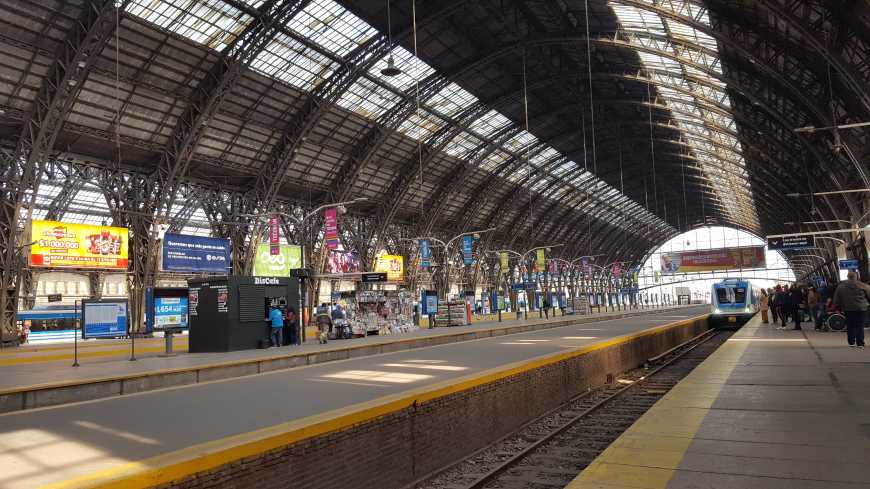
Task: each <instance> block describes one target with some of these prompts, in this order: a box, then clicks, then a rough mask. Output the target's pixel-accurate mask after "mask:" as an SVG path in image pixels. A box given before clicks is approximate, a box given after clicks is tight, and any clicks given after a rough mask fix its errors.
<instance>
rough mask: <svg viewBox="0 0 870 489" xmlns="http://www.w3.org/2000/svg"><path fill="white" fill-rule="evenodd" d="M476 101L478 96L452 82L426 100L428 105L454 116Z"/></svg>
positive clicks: (448, 115) (446, 114)
mask: <svg viewBox="0 0 870 489" xmlns="http://www.w3.org/2000/svg"><path fill="white" fill-rule="evenodd" d="M476 102H477V97H475V96H474V95H472V94H470V93H468V92H467V91H466V90H465V89H464V88H462V87H460V86H459V85H457V84H455V83H450V84H449V85H447V86H446V87H444V88H442V89H441V90H440V91H439V92H438V93H436V94H435V95H433V96H432V97H431V98H430V99H429V100H428V101H427V102H426V105H427V106H428V107H430V108H431V109H433V110H435V111H437V112H439V113H441V114H444V115H445V116H447V117H453V116H454V115H456V114H457V113H459V112H460V111H461V110H463V109H465V108H466V107H470V106H471V105H472V104H474V103H476Z"/></svg>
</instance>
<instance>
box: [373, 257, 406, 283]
mask: <svg viewBox="0 0 870 489" xmlns="http://www.w3.org/2000/svg"><path fill="white" fill-rule="evenodd" d="M374 271H376V272H383V273H386V274H387V280H389V281H391V282H401V281H402V280H404V278H405V257H403V256H401V255H381V256H379V257H378V261H377V263H376V264H375V270H374Z"/></svg>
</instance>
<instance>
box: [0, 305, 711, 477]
mask: <svg viewBox="0 0 870 489" xmlns="http://www.w3.org/2000/svg"><path fill="white" fill-rule="evenodd" d="M708 307H709V306H706V307H705V306H701V307H692V308H686V309H682V310H680V311H678V312H677V311H668V312H660V313H658V314H655V313H653V312H650V313H649V314H645V315H643V316H637V317H632V318H625V319H611V320H608V319H605V318H601V319H600V320H599V321H597V322H594V323H587V324H575V325H572V326H564V327H558V328H549V329H543V330H538V331H534V332H527V333H517V334H513V335H510V336H496V337H490V338H485V339H481V340H477V341H466V342H461V343H452V344H448V345H441V346H434V347H428V348H421V349H417V350H410V351H401V352H395V353H388V354H382V355H375V356H370V357H362V358H354V359H351V360H345V361H338V362H330V363H324V364H318V365H313V366H310V367H305V368H296V369H291V370H282V371H275V372H271V373H265V374H260V375H252V376H248V377H243V378H236V379H228V380H223V381H215V382H207V383H202V384H195V385H190V386H184V387H178V388H170V389H163V390H158V391H150V392H145V393H141V394H131V395H128V396H120V397H112V398H107V399H101V400H96V401H89V402H82V403H78V404H70V405H64V406H58V407H52V408H41V409H34V410H29V411H20V412H15V413H9V414H4V415H0V447H2V449H0V467H3V470H2V471H0V487H3V488H7V489H17V488H30V487H36V486H39V485H41V484H46V483H52V482H58V481H63V480H66V479H69V478H73V477H80V476H83V475H86V474H93V473H95V472H97V471H104V470H109V469H112V470H114V469H116V468H118V467H120V466H124V465H125V464H129V463H131V462H137V463H138V462H139V461H142V462H141V463H143V464H145V465H148V464H150V463H152V462H149V461H148V460H149V459H151V460H153V458H154V457H157V456H162V457H164V459H165V458H166V457H167V456H166V454H167V453H172V452H176V451H178V450H183V449H187V448H188V447H191V446H194V445H197V446H200V447H207V446H213V445H214V444H216V443H218V442H219V440H223V439H225V438H226V437H237V436H247V434H249V433H251V432H253V431H255V430H261V429H266V428H269V427H271V426H275V425H278V424H280V423H287V422H291V421H294V420H300V419H302V418H307V417H310V416H314V415H321V416H329V412H331V411H333V410H336V409H340V408H345V407H347V406H351V405H357V404H358V403H363V402H373V401H374V400H375V399H382V398H384V396H390V395H397V394H399V393H402V392H405V391H408V390H412V389H417V388H421V387H425V386H429V385H434V384H436V383H439V382H443V381H451V380H454V379H458V378H460V377H465V376H467V375H470V374H475V373H480V372H482V371H484V370H487V369H491V368H495V367H498V366H502V365H508V364H512V363H513V362H518V361H523V360H528V359H532V358H536V357H540V356H541V355H547V354H552V353H557V352H562V351H566V349H576V348H579V347H583V346H586V345H591V344H595V343H600V342H605V341H607V340H608V339H610V338H614V337H618V336H623V335H626V334H630V333H634V332H638V331H642V330H646V329H650V328H653V327H656V326H660V325H664V324H668V323H673V322H676V321H678V320H680V319H686V318H688V317H694V316H697V315H700V314H705V313H706V312H707V310H708ZM324 413H325V414H324ZM203 444H207V445H203ZM203 449H205V448H203ZM193 450H194V451H196V450H199V448H197V449H193ZM197 453H198V452H197ZM168 458H170V459H174V460H178V459H179V458H177V456H176V455H169V456H168ZM126 466H127V467H130V466H129V465H126ZM137 466H138V465H137ZM68 487H76V486H75V485H73V486H68Z"/></svg>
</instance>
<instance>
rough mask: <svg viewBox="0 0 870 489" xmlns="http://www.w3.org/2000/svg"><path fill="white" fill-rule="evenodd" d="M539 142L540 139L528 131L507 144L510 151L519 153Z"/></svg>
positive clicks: (506, 146)
mask: <svg viewBox="0 0 870 489" xmlns="http://www.w3.org/2000/svg"><path fill="white" fill-rule="evenodd" d="M537 142H538V138H536V137H535V136H534V135H532V134H530V133H529V132H527V131H522V132H520V133H519V134H517V135H516V136H514V137H512V138H511V139H510V140H508V142H507V143H505V145H504V146H505V148H506V149H507V150H508V151H513V152H519V151H522V150H524V149H525V148H527V147H528V146H531V145H532V144H535V143H537Z"/></svg>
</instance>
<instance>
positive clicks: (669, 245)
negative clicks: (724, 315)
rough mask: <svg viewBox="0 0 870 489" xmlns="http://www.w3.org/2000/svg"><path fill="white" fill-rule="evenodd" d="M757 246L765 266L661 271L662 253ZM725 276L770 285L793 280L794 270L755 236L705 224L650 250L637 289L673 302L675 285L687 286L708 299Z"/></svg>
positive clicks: (694, 295)
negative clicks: (762, 250)
mask: <svg viewBox="0 0 870 489" xmlns="http://www.w3.org/2000/svg"><path fill="white" fill-rule="evenodd" d="M759 246H764V257H765V266H764V267H759V268H752V269H742V270H741V269H730V270H708V271H692V272H680V271H676V272H672V271H668V270H662V255H669V254H674V253H677V254H678V253H680V252H684V251H701V250H718V249H722V248H746V247H759ZM671 256H673V255H671ZM666 261H667V260H666ZM726 277H739V278H745V279H750V280H752V281H753V282H754V283H756V284H757V285H758V286H760V287H764V288H770V287H773V286H774V285H776V284H777V283H784V282H794V281H795V273H794V270H793V269H792V268H791V265H789V263H788V261H786V259H785V257H784V256H783V255H782V253H780V252H779V251H770V250H768V249H767V247H766V246H765V242H764V241H763V240H762V239H761V238H759V237H758V236H755V235H753V234H751V233H748V232H746V231H742V230H739V229H734V228H729V227H724V226H707V227H701V228H697V229H693V230H691V231H687V232H685V233H683V234H680V235H678V236H675V237H673V238H671V239H670V240H668V241H667V242H665V243H664V244H662V245H661V246H659V247H658V248H656V249H655V250H653V251H652V252H651V253H650V254H649V255H648V256H647V258H646V261H644V263H643V265H642V267H641V269H640V271H639V275H638V288H639V289H640V291H641V293H645V294H647V295H650V296H659V297H662V298H665V297H670V298H671V299H673V300H674V301H676V297H677V293H678V290H677V288H678V287H681V288H688V289H689V293H690V295H691V297H692V300H693V301H701V302H709V300H710V289H711V287H712V285H713V283H715V282H718V281H720V280H722V279H724V278H726ZM681 292H684V290H683V291H681Z"/></svg>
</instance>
